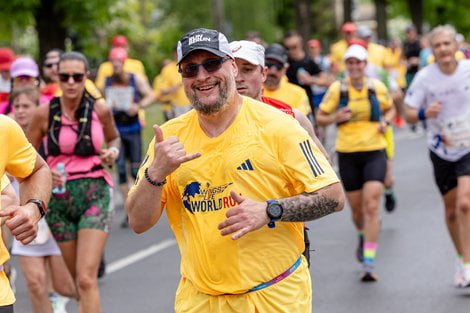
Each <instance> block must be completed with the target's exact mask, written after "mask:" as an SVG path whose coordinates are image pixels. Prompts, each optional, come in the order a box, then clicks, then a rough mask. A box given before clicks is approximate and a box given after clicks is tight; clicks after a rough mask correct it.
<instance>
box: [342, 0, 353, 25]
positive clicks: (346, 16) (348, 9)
mask: <svg viewBox="0 0 470 313" xmlns="http://www.w3.org/2000/svg"><path fill="white" fill-rule="evenodd" d="M352 10H353V3H352V0H343V23H346V22H352V21H353V20H352Z"/></svg>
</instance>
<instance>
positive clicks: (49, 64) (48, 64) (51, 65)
mask: <svg viewBox="0 0 470 313" xmlns="http://www.w3.org/2000/svg"><path fill="white" fill-rule="evenodd" d="M54 65H57V63H45V64H44V67H47V68H51V67H53V66H54Z"/></svg>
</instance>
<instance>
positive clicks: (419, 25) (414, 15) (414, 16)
mask: <svg viewBox="0 0 470 313" xmlns="http://www.w3.org/2000/svg"><path fill="white" fill-rule="evenodd" d="M407 2H408V8H409V9H410V15H411V20H412V21H413V25H414V26H415V27H416V31H417V32H418V34H421V33H422V31H423V0H408V1H407Z"/></svg>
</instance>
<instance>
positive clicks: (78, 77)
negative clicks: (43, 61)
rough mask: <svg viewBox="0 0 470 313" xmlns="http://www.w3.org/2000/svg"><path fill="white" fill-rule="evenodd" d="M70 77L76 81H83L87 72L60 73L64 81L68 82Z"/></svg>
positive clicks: (60, 78)
mask: <svg viewBox="0 0 470 313" xmlns="http://www.w3.org/2000/svg"><path fill="white" fill-rule="evenodd" d="M70 77H72V79H73V81H74V82H75V83H81V82H82V81H83V78H84V77H85V74H84V73H73V74H67V73H59V80H60V81H61V82H63V83H66V82H68V81H69V79H70Z"/></svg>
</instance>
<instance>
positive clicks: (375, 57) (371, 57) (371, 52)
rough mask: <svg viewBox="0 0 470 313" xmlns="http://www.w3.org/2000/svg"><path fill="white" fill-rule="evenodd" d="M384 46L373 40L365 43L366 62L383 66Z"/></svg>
mask: <svg viewBox="0 0 470 313" xmlns="http://www.w3.org/2000/svg"><path fill="white" fill-rule="evenodd" d="M384 57H385V47H384V46H382V45H379V44H376V43H374V42H370V43H369V44H368V45H367V62H369V63H370V64H374V65H375V66H378V67H380V68H383V67H384V63H385V59H384Z"/></svg>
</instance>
